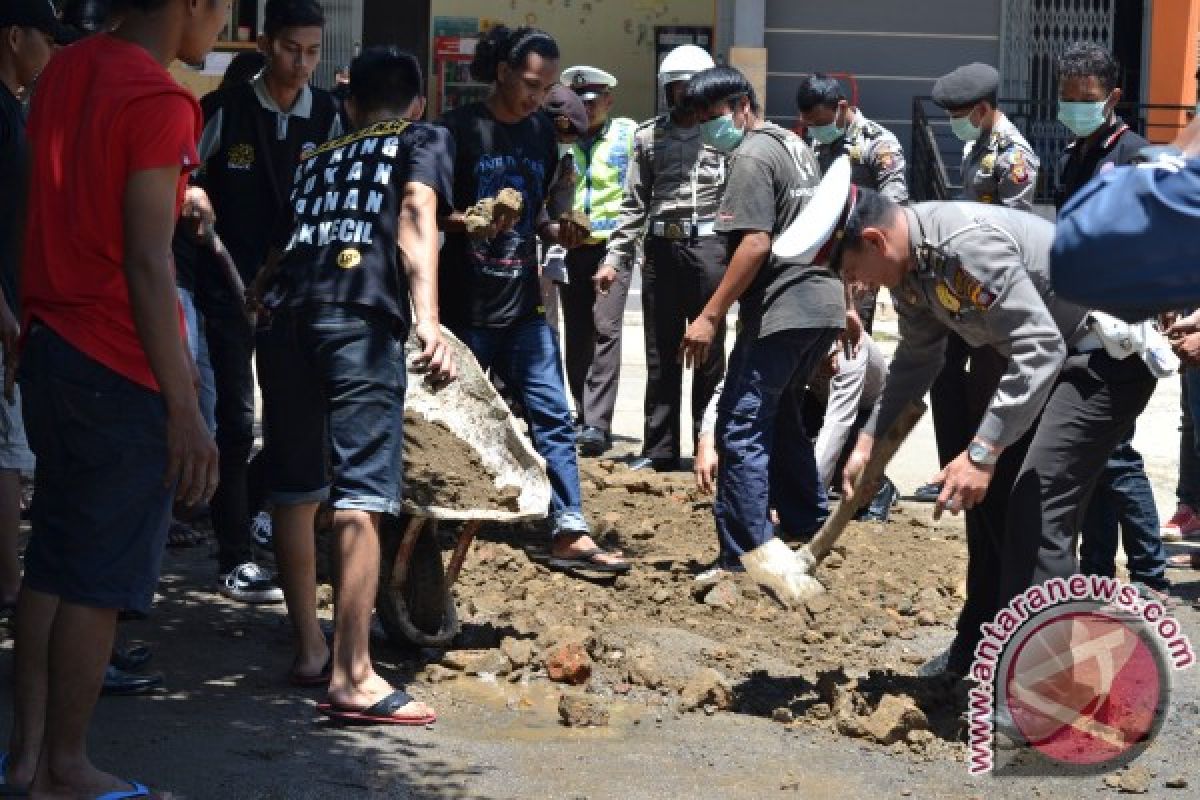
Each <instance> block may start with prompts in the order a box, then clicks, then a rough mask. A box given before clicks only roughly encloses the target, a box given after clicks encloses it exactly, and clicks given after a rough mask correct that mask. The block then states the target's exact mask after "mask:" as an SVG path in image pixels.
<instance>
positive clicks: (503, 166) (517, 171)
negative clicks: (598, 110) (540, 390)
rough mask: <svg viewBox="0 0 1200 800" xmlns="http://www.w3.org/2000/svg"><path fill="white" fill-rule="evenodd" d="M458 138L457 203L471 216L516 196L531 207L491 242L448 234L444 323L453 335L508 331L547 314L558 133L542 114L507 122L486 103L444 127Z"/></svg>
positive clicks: (454, 115) (450, 116)
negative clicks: (547, 243)
mask: <svg viewBox="0 0 1200 800" xmlns="http://www.w3.org/2000/svg"><path fill="white" fill-rule="evenodd" d="M439 124H441V125H443V126H445V128H446V129H447V130H449V131H450V135H451V136H453V137H454V142H455V153H456V155H455V160H454V201H453V205H454V208H455V210H457V211H466V210H467V208H469V207H470V206H472V205H474V204H475V203H476V202H477V201H478V200H480V199H482V198H485V197H495V196H496V194H498V193H499V192H500V190H501V189H505V188H512V189H516V190H517V191H518V192H520V193H521V196H522V198H523V199H524V212H523V214H522V215H521V220H520V222H519V223H518V224H517V225H516V227H514V228H513V229H512V230H511V231H508V232H506V233H504V234H501V235H500V236H497V237H496V238H495V239H492V240H490V241H481V242H473V241H471V240H470V239H468V238H467V236H466V234H462V233H448V234H446V241H445V244H444V245H443V246H442V258H441V265H440V268H439V275H440V289H439V292H438V296H439V298H440V302H441V316H442V321H443V322H444V323H445V324H446V325H448V326H450V327H460V326H468V325H469V326H473V327H483V328H503V327H505V326H508V325H511V324H512V323H514V322H517V321H519V320H521V319H525V318H527V317H530V316H533V315H535V314H538V313H542V312H541V305H542V298H541V290H540V288H539V286H538V261H537V224H538V220H539V217H541V216H542V208H543V205H544V204H545V200H546V193H547V191H548V190H549V188H550V181H551V180H552V178H553V177H554V168H555V166H556V165H557V163H558V145H557V142H556V140H555V137H554V126H553V125H552V124H551V123H550V121H549V119H548V118H547V117H546V116H545V115H543V114H542V113H540V112H536V113H534V114H532V115H530V116H528V117H526V118H525V119H523V120H521V121H520V122H517V123H515V124H511V125H508V124H504V123H502V122H499V121H498V120H497V119H496V118H495V117H494V116H492V112H491V111H490V110H488V107H487V105H486V104H484V103H471V104H469V105H466V106H463V107H462V108H456V109H454V110H452V111H450V112H448V113H447V114H446V115H445V116H443V117H442V119H441V120H439Z"/></svg>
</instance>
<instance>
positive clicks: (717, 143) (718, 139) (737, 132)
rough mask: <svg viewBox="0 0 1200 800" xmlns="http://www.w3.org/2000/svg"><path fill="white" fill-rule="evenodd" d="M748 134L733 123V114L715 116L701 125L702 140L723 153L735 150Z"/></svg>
mask: <svg viewBox="0 0 1200 800" xmlns="http://www.w3.org/2000/svg"><path fill="white" fill-rule="evenodd" d="M745 135H746V132H745V131H744V130H741V129H740V128H738V127H737V126H736V125H734V124H733V114H726V115H724V116H721V117H715V118H714V119H710V120H709V121H708V122H705V123H702V124H701V125H700V140H701V141H703V142H704V143H705V144H706V145H708V146H709V147H711V148H712V149H714V150H716V151H718V152H721V153H731V152H733V151H734V150H735V149H736V148H737V146H738V145H739V144H741V143H742V137H743V136H745Z"/></svg>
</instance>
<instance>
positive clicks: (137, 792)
mask: <svg viewBox="0 0 1200 800" xmlns="http://www.w3.org/2000/svg"><path fill="white" fill-rule="evenodd" d="M149 796H150V790H149V789H147V788H146V787H145V786H143V785H142V784H140V783H138V782H137V781H130V782H129V788H128V789H121V790H118V791H115V792H109V793H108V794H102V795H100V796H99V797H97V798H96V800H128V799H129V798H133V797H149Z"/></svg>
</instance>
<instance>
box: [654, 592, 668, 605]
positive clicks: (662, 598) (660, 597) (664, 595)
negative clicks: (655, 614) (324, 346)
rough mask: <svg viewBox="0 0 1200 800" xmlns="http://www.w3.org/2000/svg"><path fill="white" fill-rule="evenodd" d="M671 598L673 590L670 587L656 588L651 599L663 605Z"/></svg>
mask: <svg viewBox="0 0 1200 800" xmlns="http://www.w3.org/2000/svg"><path fill="white" fill-rule="evenodd" d="M670 599H671V591H670V590H669V589H656V590H655V592H654V594H652V595H651V596H650V600H651V601H652V602H653V603H654V604H655V605H663V604H664V603H666V602H667V601H668V600H670Z"/></svg>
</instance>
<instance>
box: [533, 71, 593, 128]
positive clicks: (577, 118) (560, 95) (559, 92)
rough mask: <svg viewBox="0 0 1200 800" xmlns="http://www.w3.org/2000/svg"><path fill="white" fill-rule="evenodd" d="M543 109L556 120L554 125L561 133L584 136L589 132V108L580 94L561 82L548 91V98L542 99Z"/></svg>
mask: <svg viewBox="0 0 1200 800" xmlns="http://www.w3.org/2000/svg"><path fill="white" fill-rule="evenodd" d="M542 111H544V112H546V113H547V114H548V115H549V116H550V118H551V119H552V120H554V127H555V128H556V129H557V130H558V131H559V132H560V133H574V134H575V135H577V136H584V135H585V134H587V132H588V116H587V109H586V108H585V107H584V105H583V101H582V100H581V99H579V95H577V94H575V92H573V91H571V90H570V89H568V88H567V87H565V86H563V85H562V84H561V83H559V84H556V85H555V86H554V88H552V89H551V90H550V91H549V92H547V93H546V99H545V100H543V101H542Z"/></svg>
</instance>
